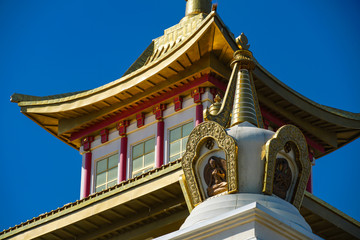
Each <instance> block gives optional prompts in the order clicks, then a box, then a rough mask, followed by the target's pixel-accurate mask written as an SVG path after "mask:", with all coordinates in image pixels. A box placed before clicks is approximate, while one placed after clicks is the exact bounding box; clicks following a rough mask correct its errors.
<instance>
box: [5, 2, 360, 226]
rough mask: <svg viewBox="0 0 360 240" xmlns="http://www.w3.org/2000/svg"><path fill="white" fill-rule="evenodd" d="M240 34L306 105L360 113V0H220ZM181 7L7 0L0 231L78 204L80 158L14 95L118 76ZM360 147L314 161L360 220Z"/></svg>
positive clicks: (321, 192)
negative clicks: (311, 102) (29, 115)
mask: <svg viewBox="0 0 360 240" xmlns="http://www.w3.org/2000/svg"><path fill="white" fill-rule="evenodd" d="M215 2H217V3H218V13H219V15H220V17H221V18H222V20H223V21H224V23H225V24H226V25H227V26H228V27H229V28H230V30H231V31H232V32H233V33H234V34H235V36H238V35H240V33H241V32H244V33H245V34H246V35H247V37H248V39H249V43H250V44H251V48H250V50H252V52H253V54H254V56H255V58H256V59H257V60H258V61H259V62H260V64H262V65H263V66H264V67H265V68H266V69H267V70H268V71H270V72H271V73H272V74H273V75H274V76H276V77H277V78H278V79H280V80H281V81H283V82H284V83H285V84H287V85H288V86H290V87H291V88H293V89H295V90H296V91H298V92H299V93H301V94H303V95H304V96H306V97H308V98H310V99H312V100H314V101H316V102H318V103H320V104H324V105H327V106H331V107H335V108H340V109H343V110H347V111H351V112H356V113H359V112H360V94H359V89H360V88H359V86H360V83H359V82H360V81H359V80H360V76H359V73H358V70H359V69H360V59H359V56H360V44H359V42H360V15H359V14H358V13H359V12H360V3H359V1H357V0H342V1H334V0H318V1H313V0H312V1H310V0H302V1H298V0H293V1H285V0H284V1H266V0H262V1H260V0H253V1H239V0H217V1H215ZM184 13H185V1H184V0H172V1H166V0H158V1H145V0H142V1H115V0H104V1H95V0H87V1H85V0H83V1H80V0H71V1H70V0H63V1H47V0H32V1H25V0H0V36H1V37H0V53H1V54H0V84H1V85H0V106H1V109H2V117H1V118H0V123H1V126H2V131H1V132H2V137H1V138H0V169H1V174H0V183H1V184H0V190H1V192H2V197H1V198H0V231H1V230H2V229H5V228H9V227H11V226H14V225H16V224H19V223H21V222H24V221H26V220H28V219H31V218H33V217H35V216H38V215H39V214H41V213H45V212H49V211H51V210H53V209H56V208H58V207H61V206H63V205H64V204H66V203H69V202H73V201H75V200H77V199H78V198H79V194H80V172H81V156H80V154H79V153H78V152H77V151H76V150H74V149H72V148H71V147H69V146H68V145H66V144H65V143H63V142H61V141H60V140H58V139H56V138H55V137H53V136H52V135H51V134H49V133H48V132H46V131H45V130H43V129H42V128H41V127H39V126H38V125H37V124H35V123H34V122H32V121H31V120H30V119H28V118H27V117H25V116H24V115H23V114H21V113H20V109H19V107H18V106H17V105H16V104H15V103H10V101H9V99H10V96H11V95H12V94H13V93H15V92H17V93H23V94H29V95H35V96H46V95H53V94H59V93H65V92H73V91H80V90H86V89H92V88H95V87H98V86H101V85H103V84H106V83H108V82H110V81H113V80H115V79H117V78H119V77H120V76H121V75H122V74H123V73H124V72H125V70H126V69H127V68H128V67H129V66H130V65H131V63H132V62H133V61H134V60H135V59H136V58H137V57H138V56H139V55H140V54H141V52H142V51H143V50H144V49H145V48H146V47H147V46H148V44H149V43H150V42H151V40H152V39H154V38H156V37H158V36H161V35H162V34H163V30H164V29H166V28H168V27H171V26H172V25H175V24H176V23H178V22H179V21H180V19H181V18H182V17H183V16H184ZM359 149H360V140H359V139H358V140H356V141H354V142H352V143H350V144H348V145H347V146H345V147H343V148H341V149H339V150H338V151H336V152H334V153H332V154H330V155H328V156H325V157H323V158H321V159H318V160H317V161H316V166H315V167H314V168H313V171H314V194H315V195H316V196H318V197H320V198H321V199H323V200H325V201H326V202H328V203H330V204H331V205H333V206H334V207H336V208H338V209H339V210H342V211H343V212H345V213H347V214H349V215H350V216H352V217H353V218H355V219H357V220H360V207H359V204H358V203H359V201H360V197H359V191H357V189H358V182H359V177H358V172H359V169H360V159H359V158H360V157H359V154H358V150H359Z"/></svg>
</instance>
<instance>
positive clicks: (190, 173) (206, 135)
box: [181, 121, 238, 206]
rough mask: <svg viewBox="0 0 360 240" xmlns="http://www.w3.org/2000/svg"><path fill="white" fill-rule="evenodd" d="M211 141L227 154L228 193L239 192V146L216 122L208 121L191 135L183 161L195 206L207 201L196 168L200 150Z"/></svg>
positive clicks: (196, 128)
mask: <svg viewBox="0 0 360 240" xmlns="http://www.w3.org/2000/svg"><path fill="white" fill-rule="evenodd" d="M209 139H211V140H212V141H214V142H216V143H217V145H218V146H219V148H220V149H221V150H222V151H224V153H225V160H226V166H227V167H226V168H227V170H226V176H227V178H228V179H227V180H228V193H232V192H236V191H237V190H238V181H237V145H236V142H235V140H234V139H233V138H232V137H231V136H229V135H228V134H227V133H226V131H225V129H224V128H223V127H222V126H221V125H219V124H218V123H216V122H213V121H207V122H203V123H201V124H199V125H198V126H197V127H195V128H194V129H193V130H192V132H191V133H190V135H189V138H188V142H187V145H186V152H185V154H184V156H183V158H182V160H181V164H182V168H183V171H184V175H185V179H186V182H187V186H188V188H189V195H190V199H191V202H192V205H193V206H196V205H198V204H200V203H201V202H202V201H203V200H205V199H204V198H205V196H202V194H201V190H200V186H199V183H198V181H197V177H196V176H195V174H196V171H195V169H194V167H195V166H196V162H197V161H198V160H199V157H200V156H199V155H200V153H199V152H200V149H201V147H202V146H203V145H206V143H207V141H208V140H209Z"/></svg>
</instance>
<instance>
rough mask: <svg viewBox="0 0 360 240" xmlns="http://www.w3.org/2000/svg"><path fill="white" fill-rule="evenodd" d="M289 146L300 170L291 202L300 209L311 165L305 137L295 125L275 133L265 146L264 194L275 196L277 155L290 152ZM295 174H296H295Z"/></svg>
mask: <svg viewBox="0 0 360 240" xmlns="http://www.w3.org/2000/svg"><path fill="white" fill-rule="evenodd" d="M289 146H291V149H293V150H294V153H295V164H296V165H297V168H298V169H299V170H298V171H299V172H298V174H297V176H298V177H297V179H295V181H296V183H295V187H296V188H295V189H294V191H293V194H292V197H291V199H290V202H291V203H292V204H293V205H294V206H295V207H297V208H298V209H299V208H300V206H301V203H302V199H303V196H304V192H305V188H306V184H307V181H308V179H309V176H310V169H311V166H310V165H311V164H310V161H309V158H308V148H307V143H306V140H305V137H304V135H303V134H302V132H301V131H300V130H299V129H298V128H297V127H295V126H293V125H285V126H283V127H281V128H279V130H278V131H277V132H276V133H275V135H274V137H273V138H271V139H270V140H269V141H268V142H267V143H266V145H265V156H266V162H265V176H264V187H263V192H264V193H265V194H269V195H271V194H273V189H274V185H273V184H274V175H275V171H276V162H277V155H278V153H279V152H280V151H282V150H284V149H285V151H289ZM293 174H295V173H293Z"/></svg>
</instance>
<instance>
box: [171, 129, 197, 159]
mask: <svg viewBox="0 0 360 240" xmlns="http://www.w3.org/2000/svg"><path fill="white" fill-rule="evenodd" d="M193 128H194V124H193V122H189V123H187V124H184V125H182V126H180V127H177V128H175V129H172V130H170V134H169V135H170V151H169V152H170V155H169V162H172V161H175V160H176V159H179V158H181V157H182V156H183V154H184V153H185V150H186V143H187V140H188V136H189V134H190V132H191V131H192V129H193Z"/></svg>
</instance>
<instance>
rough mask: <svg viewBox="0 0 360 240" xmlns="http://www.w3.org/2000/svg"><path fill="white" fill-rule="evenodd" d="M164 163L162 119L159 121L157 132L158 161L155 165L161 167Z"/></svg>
mask: <svg viewBox="0 0 360 240" xmlns="http://www.w3.org/2000/svg"><path fill="white" fill-rule="evenodd" d="M163 164H164V121H163V120H162V119H160V120H158V122H157V134H156V162H155V167H156V168H158V167H161V166H162V165H163Z"/></svg>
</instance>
